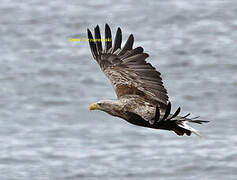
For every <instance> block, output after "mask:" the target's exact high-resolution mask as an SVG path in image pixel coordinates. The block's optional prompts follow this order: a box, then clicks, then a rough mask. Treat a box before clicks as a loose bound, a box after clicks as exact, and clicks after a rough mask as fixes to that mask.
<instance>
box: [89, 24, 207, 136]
mask: <svg viewBox="0 0 237 180" xmlns="http://www.w3.org/2000/svg"><path fill="white" fill-rule="evenodd" d="M94 32H95V39H94V38H93V35H92V33H91V31H90V30H89V29H88V39H89V45H90V49H91V52H92V55H93V57H94V59H95V60H96V61H97V63H98V64H99V65H100V67H101V70H102V71H103V72H104V73H105V74H106V76H107V77H108V78H109V79H110V82H111V84H112V85H113V87H114V90H115V92H116V94H117V97H118V99H117V100H102V101H99V102H97V103H94V104H92V105H91V106H90V109H91V110H94V109H98V110H102V111H105V112H107V113H109V114H111V115H113V116H118V117H121V118H123V119H125V120H126V121H128V122H130V123H132V124H135V125H138V126H144V127H149V128H155V129H165V130H173V131H174V132H175V133H176V134H178V135H183V134H184V133H185V134H187V135H191V133H192V132H194V133H195V134H198V135H199V133H198V132H197V131H196V130H195V129H193V128H191V127H190V126H188V125H187V122H194V123H199V124H201V123H203V122H208V121H202V120H194V119H189V118H187V116H186V117H182V116H178V114H179V113H180V108H178V110H177V111H176V112H175V113H174V114H170V110H171V104H170V103H169V102H168V95H167V90H166V89H165V87H164V85H163V82H162V78H161V77H160V72H159V71H157V70H156V69H155V68H154V67H153V66H152V65H151V64H150V63H147V62H146V58H147V57H148V56H149V55H148V54H147V53H144V52H143V48H142V47H137V48H133V43H134V37H133V35H132V34H131V35H130V36H129V38H128V40H127V41H126V43H125V45H124V47H123V48H121V43H122V31H121V29H120V28H118V30H117V33H116V36H115V41H114V45H113V46H112V36H111V30H110V27H109V26H108V25H107V24H106V25H105V39H106V40H109V41H105V48H104V49H103V48H102V42H101V41H102V40H101V34H100V29H99V26H98V25H97V26H96V28H95V29H94Z"/></svg>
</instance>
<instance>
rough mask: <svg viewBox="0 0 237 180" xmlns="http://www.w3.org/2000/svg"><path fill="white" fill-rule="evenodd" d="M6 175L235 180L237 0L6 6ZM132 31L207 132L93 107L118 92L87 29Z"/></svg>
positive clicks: (1, 111)
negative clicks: (161, 126)
mask: <svg viewBox="0 0 237 180" xmlns="http://www.w3.org/2000/svg"><path fill="white" fill-rule="evenodd" d="M0 13H1V18H0V34H1V35H0V41H1V48H0V84H1V85H0V144H1V145H0V179H1V180H10V179H11V180H33V179H34V180H52V179H65V180H77V179H80V180H96V179H103V180H110V179H113V180H116V179H119V180H121V179H129V180H140V179H141V180H144V179H149V180H152V179H154V180H155V179H165V180H175V179H182V180H196V179H202V180H205V179H206V180H210V179H221V180H222V179H228V180H234V179H237V130H236V129H237V123H236V122H237V119H236V116H237V111H236V109H237V43H236V40H237V31H236V30H237V19H236V17H237V1H235V0H213V1H203V0H170V1H165V0H151V1H141V0H137V1H132V0H126V1H125V0H123V1H119V2H118V1H115V0H114V1H109V0H103V1H102V0H101V1H98V0H81V1H77V0H72V1H46V0H32V1H19V0H16V1H10V0H2V1H1V6H0ZM105 23H108V24H109V25H110V27H111V29H112V33H113V35H114V34H115V31H116V29H117V27H121V29H122V31H123V41H125V40H126V39H127V37H128V35H129V34H130V33H133V34H134V36H135V46H143V47H144V49H145V51H146V52H147V53H149V54H150V57H149V58H148V61H149V62H151V63H152V64H153V65H154V66H155V67H156V68H157V69H158V70H159V71H160V72H161V74H162V78H163V80H164V85H165V87H166V88H167V89H168V93H169V96H170V101H171V102H172V104H173V110H176V109H177V108H178V107H179V106H181V108H182V114H183V115H184V114H185V113H188V112H191V113H192V115H193V116H198V115H200V116H201V119H204V120H210V121H211V122H210V123H208V124H205V125H202V126H199V125H197V126H194V127H195V128H197V129H198V130H200V131H201V132H202V134H203V135H204V138H203V139H200V138H199V137H196V136H195V135H193V136H191V137H187V136H185V137H178V136H176V134H174V133H173V132H169V131H159V130H152V129H146V128H141V127H137V126H133V125H130V124H128V123H127V122H125V121H123V120H121V119H118V118H115V117H112V116H110V115H107V114H105V113H103V112H99V111H95V112H89V104H90V103H93V102H96V101H98V100H100V99H109V98H116V96H115V93H114V91H113V88H112V86H111V85H110V82H109V80H108V79H107V78H106V77H105V75H104V74H103V73H102V72H101V70H100V68H99V66H98V65H97V64H96V62H95V61H94V60H93V58H92V55H91V53H90V50H89V46H88V44H87V43H86V42H70V41H69V38H70V37H73V38H80V37H86V34H85V33H86V29H87V28H90V29H92V28H94V27H95V26H96V25H97V24H99V25H100V27H101V31H102V32H103V34H104V25H105Z"/></svg>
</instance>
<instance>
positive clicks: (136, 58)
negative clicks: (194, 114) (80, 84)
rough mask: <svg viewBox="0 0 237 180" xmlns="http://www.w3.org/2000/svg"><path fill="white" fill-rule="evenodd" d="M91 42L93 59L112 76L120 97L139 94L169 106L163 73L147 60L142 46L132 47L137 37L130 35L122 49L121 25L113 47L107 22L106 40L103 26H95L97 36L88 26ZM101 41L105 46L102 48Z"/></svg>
mask: <svg viewBox="0 0 237 180" xmlns="http://www.w3.org/2000/svg"><path fill="white" fill-rule="evenodd" d="M87 31H88V39H89V45H90V49H91V52H92V55H93V57H94V59H95V60H96V61H97V63H98V64H99V65H100V67H101V69H102V71H103V72H104V73H105V74H106V75H107V77H108V78H109V79H110V81H111V83H112V85H113V87H114V89H115V92H116V94H117V96H118V98H121V97H123V96H125V95H139V96H141V97H142V98H144V99H145V100H146V101H148V102H151V103H153V104H156V105H159V106H161V107H166V106H167V102H168V95H167V90H166V89H165V87H164V85H163V82H162V79H161V77H160V72H159V71H157V70H156V69H155V68H154V67H153V66H152V65H151V64H150V63H147V62H146V60H145V59H146V58H147V57H148V56H149V55H148V54H146V53H144V52H143V48H142V47H137V48H133V47H132V46H133V43H134V37H133V35H132V34H131V35H130V36H129V38H128V40H127V42H126V43H125V45H124V47H123V48H121V43H122V32H121V29H120V28H118V30H117V33H116V36H115V40H114V41H115V42H114V45H113V47H112V36H111V30H110V28H109V26H108V25H107V24H106V25H105V39H101V35H100V29H99V26H98V25H97V26H96V28H95V29H94V31H95V38H93V36H92V34H91V31H90V30H89V29H88V30H87ZM102 40H104V41H105V48H104V49H103V48H102V42H101V41H102Z"/></svg>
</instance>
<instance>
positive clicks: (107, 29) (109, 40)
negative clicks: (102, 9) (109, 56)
mask: <svg viewBox="0 0 237 180" xmlns="http://www.w3.org/2000/svg"><path fill="white" fill-rule="evenodd" d="M105 40H106V41H105V50H106V51H108V50H109V49H110V48H111V47H112V36H111V29H110V27H109V25H108V24H107V23H106V24H105Z"/></svg>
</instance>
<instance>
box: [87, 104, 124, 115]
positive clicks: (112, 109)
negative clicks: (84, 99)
mask: <svg viewBox="0 0 237 180" xmlns="http://www.w3.org/2000/svg"><path fill="white" fill-rule="evenodd" d="M119 109H120V103H119V101H118V100H100V101H98V102H96V103H93V104H91V105H90V110H101V111H105V112H107V113H109V114H111V115H114V116H117V111H118V110H119Z"/></svg>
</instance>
